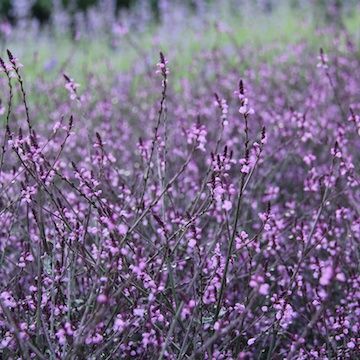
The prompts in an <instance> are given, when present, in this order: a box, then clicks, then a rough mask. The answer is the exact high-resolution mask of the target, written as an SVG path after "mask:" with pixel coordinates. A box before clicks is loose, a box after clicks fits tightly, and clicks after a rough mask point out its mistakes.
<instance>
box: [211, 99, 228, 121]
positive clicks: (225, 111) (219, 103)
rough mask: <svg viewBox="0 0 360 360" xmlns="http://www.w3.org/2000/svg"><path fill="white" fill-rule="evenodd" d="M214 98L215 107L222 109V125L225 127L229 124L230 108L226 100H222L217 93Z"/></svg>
mask: <svg viewBox="0 0 360 360" xmlns="http://www.w3.org/2000/svg"><path fill="white" fill-rule="evenodd" d="M214 96H215V102H214V104H215V106H217V107H218V108H219V109H220V111H221V121H222V124H223V126H226V125H228V124H229V122H228V120H227V117H228V108H229V106H228V104H227V102H226V100H225V99H220V97H219V95H218V94H216V93H215V94H214Z"/></svg>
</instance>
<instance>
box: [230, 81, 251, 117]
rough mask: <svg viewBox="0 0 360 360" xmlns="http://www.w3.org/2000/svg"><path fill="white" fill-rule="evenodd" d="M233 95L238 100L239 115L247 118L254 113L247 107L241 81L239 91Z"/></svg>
mask: <svg viewBox="0 0 360 360" xmlns="http://www.w3.org/2000/svg"><path fill="white" fill-rule="evenodd" d="M235 95H237V96H238V97H239V100H240V108H239V113H240V114H243V115H244V116H245V117H247V116H249V115H252V114H254V113H255V111H254V109H253V108H251V107H250V106H249V99H248V98H247V97H245V90H244V83H243V81H242V80H240V82H239V90H238V91H235Z"/></svg>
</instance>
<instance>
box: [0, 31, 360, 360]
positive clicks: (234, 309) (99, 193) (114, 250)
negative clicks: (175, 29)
mask: <svg viewBox="0 0 360 360" xmlns="http://www.w3.org/2000/svg"><path fill="white" fill-rule="evenodd" d="M342 40H343V38H341V39H339V40H334V41H335V42H336V41H339V42H338V43H335V45H334V46H333V47H331V50H329V51H328V54H326V53H325V52H324V51H323V50H321V51H320V52H319V54H317V53H316V52H314V51H313V50H312V49H311V48H309V47H307V46H306V45H304V44H301V43H300V44H298V45H296V46H293V47H291V48H288V49H286V50H283V52H282V53H281V54H279V55H278V56H277V57H276V59H275V60H274V61H273V62H272V63H271V64H269V63H267V62H265V61H264V60H262V59H263V57H262V55H263V54H262V53H261V52H256V51H255V49H251V48H250V47H244V48H242V49H236V52H237V58H238V59H239V63H238V64H234V63H231V62H230V61H229V58H228V55H227V53H226V51H223V52H222V51H220V50H219V49H213V50H212V51H210V52H207V53H202V54H201V55H198V56H196V57H195V56H194V59H193V62H192V66H191V69H190V70H189V76H188V77H187V78H184V79H180V81H179V82H178V83H176V82H175V81H173V82H172V79H173V73H174V72H176V69H172V67H171V54H167V55H168V56H169V58H170V59H169V60H170V61H169V63H168V61H167V59H166V58H165V56H164V55H163V54H162V53H161V54H160V60H159V63H158V64H157V69H156V70H155V69H153V68H151V69H148V68H147V67H142V66H139V64H134V66H133V69H132V70H131V71H129V72H128V73H127V74H125V75H118V76H115V74H110V75H111V76H112V80H109V81H107V82H106V83H105V82H104V81H103V78H102V77H101V76H97V74H88V77H87V79H86V83H85V84H84V83H82V84H81V86H79V84H78V83H77V80H76V74H71V76H70V75H69V74H68V73H66V74H64V76H63V77H59V78H58V79H56V80H55V81H54V82H53V83H49V82H47V81H45V80H44V79H37V80H36V81H35V82H34V83H33V84H27V83H26V81H24V79H25V78H26V77H25V75H26V68H25V69H22V68H21V64H19V62H18V60H17V59H16V58H15V57H14V55H13V54H12V53H11V52H8V59H6V60H5V59H4V60H1V64H0V65H1V68H2V76H1V80H0V81H1V87H2V89H4V90H2V95H1V96H2V102H1V107H0V110H1V113H2V119H4V123H5V126H4V129H3V132H2V136H1V139H2V140H1V145H2V151H1V159H0V160H1V164H0V169H1V173H0V250H1V257H0V264H1V276H0V286H1V288H0V354H1V357H2V358H4V359H18V358H21V359H29V358H36V359H128V358H138V359H155V358H156V359H356V358H359V356H360V347H359V340H360V337H359V319H360V305H359V304H360V276H359V256H360V252H359V241H360V187H359V181H360V173H359V166H360V163H359V161H360V151H359V150H360V117H359V114H360V92H359V90H360V88H359V83H360V72H359V71H358V69H359V67H360V58H359V56H358V50H357V49H356V46H355V45H354V44H353V43H352V41H351V39H347V41H346V42H344V41H342ZM335 49H336V50H335ZM241 63H251V66H250V67H248V70H246V71H244V72H242V73H240V72H239V68H240V65H241ZM204 64H206V66H205V65H204ZM67 70H69V72H70V73H71V69H67ZM110 71H111V69H110ZM240 78H241V79H242V80H239V79H240ZM6 89H7V90H6ZM37 94H43V95H42V96H36V95H37ZM34 99H37V100H34ZM39 99H40V100H39Z"/></svg>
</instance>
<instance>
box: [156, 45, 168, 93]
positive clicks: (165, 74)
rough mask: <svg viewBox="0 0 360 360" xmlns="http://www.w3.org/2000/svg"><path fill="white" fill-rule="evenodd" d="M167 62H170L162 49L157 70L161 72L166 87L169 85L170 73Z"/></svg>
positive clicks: (158, 72) (163, 84)
mask: <svg viewBox="0 0 360 360" xmlns="http://www.w3.org/2000/svg"><path fill="white" fill-rule="evenodd" d="M167 64H168V61H167V60H166V58H165V56H164V54H163V53H162V52H161V51H160V62H158V63H157V64H156V66H157V67H158V69H157V70H156V73H157V74H161V76H162V78H163V81H162V86H163V88H165V87H166V85H167V77H168V75H169V73H170V71H169V68H168V66H167Z"/></svg>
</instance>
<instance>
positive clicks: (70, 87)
mask: <svg viewBox="0 0 360 360" xmlns="http://www.w3.org/2000/svg"><path fill="white" fill-rule="evenodd" d="M63 76H64V79H65V81H66V84H65V89H66V90H67V91H68V92H69V94H70V99H71V100H75V99H76V100H79V101H80V97H79V95H78V93H77V88H78V87H79V86H80V85H79V84H78V83H76V82H75V81H74V79H72V78H70V77H69V76H67V75H66V74H63Z"/></svg>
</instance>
